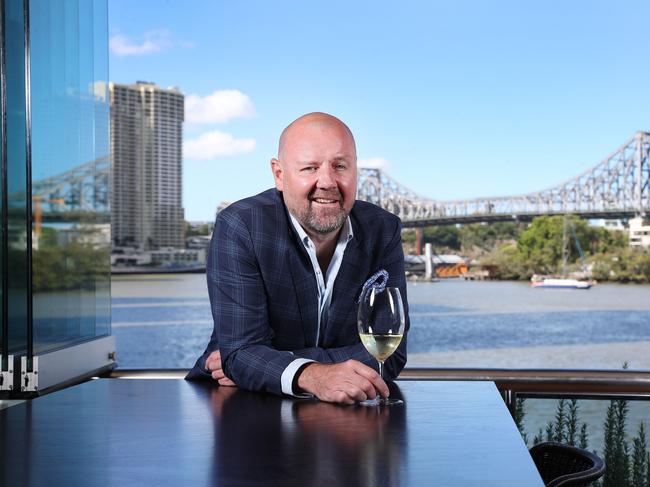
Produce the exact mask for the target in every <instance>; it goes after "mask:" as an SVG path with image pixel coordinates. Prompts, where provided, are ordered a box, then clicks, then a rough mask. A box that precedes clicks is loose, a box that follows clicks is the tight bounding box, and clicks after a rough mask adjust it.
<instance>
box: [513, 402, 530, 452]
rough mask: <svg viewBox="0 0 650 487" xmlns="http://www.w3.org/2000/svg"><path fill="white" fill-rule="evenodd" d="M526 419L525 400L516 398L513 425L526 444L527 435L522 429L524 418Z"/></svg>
mask: <svg viewBox="0 0 650 487" xmlns="http://www.w3.org/2000/svg"><path fill="white" fill-rule="evenodd" d="M525 417H526V400H525V399H524V398H517V400H516V401H515V417H514V420H515V424H516V425H517V429H518V430H519V433H520V434H521V437H522V438H523V439H524V443H528V435H527V434H526V430H525V429H524V418H525Z"/></svg>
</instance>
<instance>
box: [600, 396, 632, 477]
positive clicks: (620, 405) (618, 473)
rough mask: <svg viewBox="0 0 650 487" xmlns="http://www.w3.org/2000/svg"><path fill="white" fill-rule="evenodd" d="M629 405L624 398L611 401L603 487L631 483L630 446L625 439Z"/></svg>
mask: <svg viewBox="0 0 650 487" xmlns="http://www.w3.org/2000/svg"><path fill="white" fill-rule="evenodd" d="M627 413H628V405H627V401H626V400H624V399H617V400H613V401H611V402H610V404H609V407H608V408H607V418H606V420H605V464H606V465H607V470H606V471H605V476H604V477H603V487H622V486H625V485H628V484H629V481H630V475H629V459H628V446H627V442H626V441H625V423H626V421H627Z"/></svg>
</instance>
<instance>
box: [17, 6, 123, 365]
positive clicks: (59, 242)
mask: <svg viewBox="0 0 650 487" xmlns="http://www.w3.org/2000/svg"><path fill="white" fill-rule="evenodd" d="M30 15H31V18H30V33H31V39H30V43H31V50H30V56H31V58H30V61H31V79H32V83H31V106H32V193H33V197H32V204H33V227H32V232H33V239H34V242H33V256H34V257H33V258H34V268H33V276H34V278H33V279H34V280H33V303H34V335H35V340H34V341H35V352H36V353H42V352H44V351H47V350H52V349H55V348H60V347H62V346H65V345H69V344H72V343H76V342H80V341H84V340H87V339H91V338H94V337H98V336H103V335H108V334H110V304H109V303H110V289H109V286H110V285H109V282H110V275H109V253H110V251H109V245H110V214H109V205H108V198H107V195H108V174H109V169H110V164H109V156H108V104H107V103H108V100H107V87H108V77H107V74H108V73H107V71H108V70H107V64H108V61H107V56H108V47H107V41H108V39H107V25H106V22H107V12H106V2H102V1H95V2H87V1H64V0H55V1H49V0H48V1H45V0H33V1H30Z"/></svg>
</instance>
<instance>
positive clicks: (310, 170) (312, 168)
mask: <svg viewBox="0 0 650 487" xmlns="http://www.w3.org/2000/svg"><path fill="white" fill-rule="evenodd" d="M300 171H301V172H314V171H316V168H315V167H313V166H308V167H303V168H302V169H301V170H300Z"/></svg>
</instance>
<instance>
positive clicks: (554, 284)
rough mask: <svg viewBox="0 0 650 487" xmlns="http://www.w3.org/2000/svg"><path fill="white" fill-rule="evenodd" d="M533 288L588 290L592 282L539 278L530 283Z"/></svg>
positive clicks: (561, 278) (562, 278)
mask: <svg viewBox="0 0 650 487" xmlns="http://www.w3.org/2000/svg"><path fill="white" fill-rule="evenodd" d="M531 285H532V286H533V287H534V288H556V289H589V288H590V287H591V286H592V285H593V282H592V281H582V280H578V279H569V278H564V277H540V278H538V279H536V280H533V281H532V282H531Z"/></svg>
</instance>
